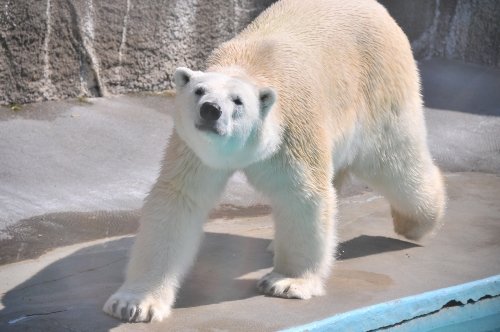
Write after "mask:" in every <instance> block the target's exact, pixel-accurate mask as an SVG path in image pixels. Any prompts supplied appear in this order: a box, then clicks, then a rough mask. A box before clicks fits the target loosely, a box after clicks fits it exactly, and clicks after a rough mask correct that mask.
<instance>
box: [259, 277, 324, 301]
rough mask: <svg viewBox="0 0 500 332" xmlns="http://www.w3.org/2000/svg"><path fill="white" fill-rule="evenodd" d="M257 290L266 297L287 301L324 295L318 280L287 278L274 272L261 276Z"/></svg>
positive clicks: (314, 278)
mask: <svg viewBox="0 0 500 332" xmlns="http://www.w3.org/2000/svg"><path fill="white" fill-rule="evenodd" d="M257 288H258V289H259V290H260V291H261V292H262V293H264V294H266V295H270V296H277V297H284V298H288V299H303V300H307V299H310V298H311V297H312V296H320V295H324V293H325V292H324V290H323V284H322V283H321V281H320V280H319V278H316V277H309V278H289V277H286V276H284V275H282V274H279V273H276V272H271V273H268V274H266V275H265V276H263V277H262V278H261V279H260V280H259V282H258V283H257Z"/></svg>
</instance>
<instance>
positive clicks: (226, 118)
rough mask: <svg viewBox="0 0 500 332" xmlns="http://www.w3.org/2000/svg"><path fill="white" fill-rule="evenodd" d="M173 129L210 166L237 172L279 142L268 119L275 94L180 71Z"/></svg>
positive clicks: (228, 79)
mask: <svg viewBox="0 0 500 332" xmlns="http://www.w3.org/2000/svg"><path fill="white" fill-rule="evenodd" d="M174 82H175V86H176V111H175V117H174V123H175V129H176V131H177V133H178V134H179V136H180V137H181V138H182V139H183V140H184V141H185V142H186V144H187V145H188V146H189V147H190V148H191V149H192V150H193V151H194V152H195V154H196V155H197V156H198V157H199V158H200V159H201V160H202V162H204V163H205V164H206V165H208V166H210V167H213V168H225V169H237V168H242V167H245V166H248V165H249V164H251V163H253V162H255V161H257V160H259V159H262V158H263V157H266V155H269V153H270V152H271V150H273V149H275V148H276V145H277V144H278V141H279V124H277V121H276V119H275V118H274V117H272V116H270V113H271V111H272V109H273V106H274V104H275V102H276V93H275V91H274V90H273V89H272V88H270V87H258V86H256V85H254V84H253V83H252V82H250V81H248V80H245V79H243V78H240V77H235V76H230V75H226V74H222V73H216V72H200V71H192V70H190V69H188V68H183V67H181V68H178V69H177V70H176V71H175V74H174Z"/></svg>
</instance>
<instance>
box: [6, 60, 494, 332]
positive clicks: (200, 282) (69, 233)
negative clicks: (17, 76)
mask: <svg viewBox="0 0 500 332" xmlns="http://www.w3.org/2000/svg"><path fill="white" fill-rule="evenodd" d="M421 69H422V78H423V82H424V92H425V94H426V95H425V97H426V101H427V102H429V104H430V105H431V106H433V107H436V108H435V109H434V108H428V109H426V120H427V124H428V134H429V144H430V147H431V151H432V154H433V156H434V158H435V160H436V162H437V163H438V164H439V165H440V166H441V167H442V169H443V170H444V171H445V172H446V178H447V187H448V193H449V199H450V201H449V206H448V214H447V216H446V222H445V225H444V226H443V228H442V229H441V230H440V231H439V232H438V233H437V235H436V236H435V237H433V238H431V239H428V240H425V241H424V242H422V243H413V242H409V241H406V240H404V239H400V238H398V237H396V236H395V235H394V233H393V232H392V225H391V222H390V216H389V208H388V206H387V203H386V202H385V200H384V199H383V198H382V197H380V196H378V195H377V194H376V193H373V192H372V191H371V190H370V189H369V188H367V187H366V186H364V185H363V184H362V183H360V182H357V181H356V180H355V179H354V180H353V182H352V183H351V184H348V185H347V186H346V187H345V188H343V191H342V195H341V200H340V222H339V235H340V238H341V240H342V244H341V245H340V246H339V250H338V255H339V256H338V257H339V262H338V263H337V265H336V267H335V269H334V273H333V276H332V277H331V278H330V280H329V282H328V293H329V295H328V296H326V297H321V298H315V299H313V300H311V301H294V300H282V299H274V298H268V297H263V296H261V295H259V294H257V292H256V289H255V282H256V280H257V279H258V278H259V277H260V276H261V275H263V274H264V273H265V272H266V271H268V270H269V269H270V268H271V266H272V254H271V253H269V252H267V251H266V250H265V248H266V247H267V245H268V243H269V239H270V238H271V237H272V221H271V217H270V213H271V210H270V207H269V206H267V205H266V199H265V198H263V197H261V196H260V195H259V194H258V193H256V192H255V191H253V189H252V188H250V187H249V186H248V185H247V183H246V181H245V179H244V176H243V175H241V174H239V173H238V174H236V175H235V177H233V178H232V179H231V181H230V183H229V185H228V187H227V190H226V192H225V194H224V195H223V198H222V200H221V204H220V205H219V206H218V207H217V208H216V209H214V211H213V213H212V215H211V221H210V222H208V223H207V225H206V231H207V234H206V238H205V242H204V246H203V248H202V250H201V251H200V256H199V258H198V262H197V263H196V265H195V266H194V269H193V271H192V272H191V274H190V275H189V277H188V278H187V280H186V282H185V285H184V287H183V289H182V291H181V294H180V297H179V300H178V302H177V304H176V309H175V310H174V312H173V315H172V317H171V318H169V319H168V320H167V322H165V323H162V324H154V325H151V326H148V325H143V324H139V325H130V324H121V323H119V322H118V321H115V320H114V319H112V318H109V317H107V316H105V315H104V314H103V313H101V311H100V308H101V306H102V303H104V301H105V299H106V298H107V296H109V295H110V294H111V293H112V292H113V291H114V290H115V289H116V288H117V287H118V286H119V284H120V282H121V280H122V271H123V268H124V266H125V263H126V255H127V251H128V249H129V248H130V245H131V242H132V238H131V237H128V236H125V237H120V236H124V235H127V234H133V233H134V232H135V231H136V229H137V221H138V218H139V215H140V210H139V209H140V206H141V204H142V199H143V198H144V196H145V195H146V193H147V191H148V190H149V188H150V186H151V184H152V183H153V182H154V180H155V178H156V176H157V172H158V169H159V161H160V159H161V156H162V153H163V149H164V146H165V145H166V143H167V141H168V137H169V135H170V132H171V130H172V121H171V117H170V115H169V113H170V112H171V110H172V99H171V98H170V97H165V96H153V95H129V96H120V97H109V98H99V99H89V100H83V101H62V102H47V103H42V104H31V105H24V106H23V107H22V108H21V110H19V111H13V110H11V109H8V108H0V265H3V266H0V280H1V282H0V292H1V294H2V295H1V296H2V306H3V307H2V306H0V308H1V309H0V330H1V331H4V330H15V331H30V330H32V331H39V330H50V331H68V330H75V331H105V330H108V329H111V328H114V327H116V328H117V330H123V331H128V330H130V331H142V330H144V331H149V330H150V328H151V330H187V331H197V330H207V329H211V330H217V329H218V330H248V331H250V330H275V329H277V328H283V327H290V326H293V325H296V324H302V323H306V322H309V321H311V320H314V319H319V318H324V317H327V316H330V315H332V314H334V313H338V312H344V311H346V310H350V309H353V308H358V307H361V306H366V305H370V304H374V303H377V302H381V301H387V300H390V299H394V298H398V297H401V296H406V295H411V294H417V293H420V292H422V291H426V290H432V289H435V288H440V287H445V286H450V285H453V284H458V283H462V282H467V281H471V280H475V279H479V278H483V277H487V276H490V275H494V274H499V273H500V258H499V257H500V248H499V242H498V238H500V198H499V197H500V177H499V174H500V103H499V102H498V100H497V98H498V95H497V94H492V93H490V92H488V93H486V94H485V93H481V91H483V92H484V91H490V90H488V89H490V87H491V86H495V84H498V82H500V74H498V75H497V74H495V73H494V74H493V75H489V74H488V75H483V73H484V69H483V68H479V69H478V68H476V67H475V66H466V65H463V64H462V65H459V64H457V63H442V62H439V61H437V62H436V61H434V60H432V61H429V62H426V63H421ZM471 73H473V74H474V75H475V76H474V77H475V79H474V80H469V82H468V83H467V79H468V78H469V76H470V75H471ZM450 76H451V77H452V78H453V79H452V80H451V81H449V79H450ZM459 79H460V80H461V81H460V82H461V83H460V82H459V83H456V84H455V85H454V84H451V83H450V84H449V85H448V86H447V85H446V84H448V83H446V84H443V82H452V81H456V80H459ZM457 84H458V85H457ZM457 86H458V87H457ZM426 87H427V88H426ZM429 87H430V88H429ZM467 87H469V89H472V90H473V91H477V92H478V93H477V94H478V96H480V97H481V99H477V98H476V99H474V100H475V103H474V104H473V105H475V106H474V107H471V105H472V104H467V100H468V99H467V100H465V99H466V96H465V95H464V91H466V88H467ZM453 89H454V90H455V92H456V94H457V98H459V99H460V98H462V101H461V104H460V105H462V104H464V105H466V106H467V107H466V108H464V107H460V105H458V106H457V105H455V104H453V102H454V101H455V99H453V98H452V97H453V94H452V92H453V91H452V90H453ZM470 95H474V94H470ZM443 96H449V97H446V98H452V99H450V100H449V102H448V104H446V98H444V97H443ZM443 98H444V99H443ZM470 98H472V97H470ZM447 107H448V108H447ZM88 241H93V242H88ZM63 246H64V247H63ZM55 248H58V249H55ZM54 249H55V250H54ZM26 259H28V260H26ZM9 322H10V323H9Z"/></svg>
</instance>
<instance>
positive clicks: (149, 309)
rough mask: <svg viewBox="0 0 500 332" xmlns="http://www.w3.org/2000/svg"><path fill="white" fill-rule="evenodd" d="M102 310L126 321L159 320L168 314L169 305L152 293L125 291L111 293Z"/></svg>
mask: <svg viewBox="0 0 500 332" xmlns="http://www.w3.org/2000/svg"><path fill="white" fill-rule="evenodd" d="M103 310H104V312H105V313H107V314H108V315H110V316H113V317H116V318H119V319H121V320H123V321H126V322H150V321H161V320H163V319H164V318H165V317H167V316H168V315H169V314H170V306H169V305H168V304H166V303H165V302H163V301H160V300H158V299H156V298H155V297H153V296H152V295H148V294H135V293H132V292H127V291H118V292H116V293H115V294H113V295H112V296H111V297H110V298H109V299H108V301H106V304H104V307H103Z"/></svg>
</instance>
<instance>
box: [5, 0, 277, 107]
mask: <svg viewBox="0 0 500 332" xmlns="http://www.w3.org/2000/svg"><path fill="white" fill-rule="evenodd" d="M272 2H273V1H271V0H233V1H226V0H215V1H208V0H182V1H180V0H179V1H176V0H163V1H143V2H139V1H137V0H45V1H29V0H16V1H14V0H0V103H3V104H6V103H12V102H17V103H25V102H32V101H38V100H45V99H59V98H67V97H76V96H80V95H82V96H103V95H106V94H116V93H124V92H130V91H144V90H156V91H158V90H164V89H166V88H169V87H170V74H171V73H172V71H173V70H174V68H175V67H177V66H180V65H187V66H190V67H194V68H199V67H200V66H201V65H202V63H203V62H204V59H205V58H206V56H207V55H208V54H209V53H210V51H211V50H212V48H213V47H214V46H215V45H217V44H219V43H221V42H222V41H224V40H227V39H229V38H231V37H232V36H234V35H235V34H236V33H237V32H238V31H240V30H241V29H242V28H243V27H244V26H246V25H247V24H248V23H249V22H250V21H251V20H252V19H253V18H255V17H256V16H257V15H258V14H259V13H260V12H261V11H262V10H263V9H264V8H266V7H267V6H268V5H269V4H270V3H272Z"/></svg>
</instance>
